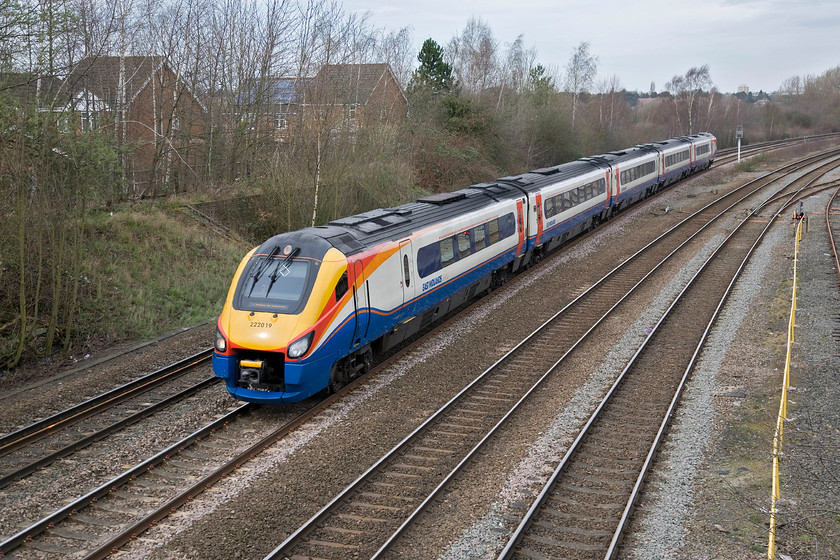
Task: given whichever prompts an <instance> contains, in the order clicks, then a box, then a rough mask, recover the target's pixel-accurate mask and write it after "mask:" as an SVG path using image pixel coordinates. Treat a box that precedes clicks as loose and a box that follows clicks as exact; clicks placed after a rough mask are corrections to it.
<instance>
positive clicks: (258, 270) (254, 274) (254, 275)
mask: <svg viewBox="0 0 840 560" xmlns="http://www.w3.org/2000/svg"><path fill="white" fill-rule="evenodd" d="M279 251H280V245H275V246H274V248H273V249H271V251H270V252H269V253H268V254H267V255H266V256H265V258H264V259H263V260H262V262H260V264H259V265H257V266H256V267H255V268H254V270H252V271H251V274H250V276H251V279H252V280H253V282H251V289H250V290H249V292H248V296H250V295H251V292H253V291H254V287H255V286H256V285H257V281H258V280H259V279H260V276H262V274H263V272H265V269H266V268H268V265H269V264H270V263H271V259H272V258H273V257H274V255H276V254H277V253H278V252H279Z"/></svg>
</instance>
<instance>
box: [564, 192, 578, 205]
mask: <svg viewBox="0 0 840 560" xmlns="http://www.w3.org/2000/svg"><path fill="white" fill-rule="evenodd" d="M567 194H568V195H569V197H570V201H571V204H570V205H569V207H570V208H571V207H572V206H577V203H578V202H579V201H580V197H579V196H578V190H577V189H575V190H573V191H569V192H568V193H567Z"/></svg>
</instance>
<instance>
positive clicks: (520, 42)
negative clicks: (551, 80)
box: [496, 35, 537, 108]
mask: <svg viewBox="0 0 840 560" xmlns="http://www.w3.org/2000/svg"><path fill="white" fill-rule="evenodd" d="M536 59H537V52H536V50H535V49H533V48H531V49H526V48H525V46H524V35H519V36H518V37H517V38H516V40H515V41H514V42H513V43H511V44H510V45H508V49H507V53H506V56H505V59H504V64H503V65H502V67H501V68H500V69H499V97H498V101H497V102H496V107H497V108H498V107H499V106H501V104H502V98H503V95H504V94H505V93H507V92H511V93H514V94H518V93H521V92H522V90H523V88H525V87H526V86H527V85H528V77H529V72H530V70H531V68H532V67H533V66H534V64H535V61H536Z"/></svg>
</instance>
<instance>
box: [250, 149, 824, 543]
mask: <svg viewBox="0 0 840 560" xmlns="http://www.w3.org/2000/svg"><path fill="white" fill-rule="evenodd" d="M836 155H837V152H834V156H836ZM800 165H806V164H805V163H804V162H803V163H801V164H800ZM786 167H788V168H789V167H795V166H786ZM771 182H772V181H768V182H767V183H764V184H761V185H759V186H755V183H756V181H754V182H752V183H751V184H752V185H753V187H754V188H753V190H752V191H751V192H750V193H749V194H747V195H744V194H743V192H742V193H741V194H742V197H741V199H740V200H739V201H738V202H737V203H734V204H733V203H732V202H731V199H732V197H736V196H737V195H733V194H729V195H726V196H724V197H722V200H719V201H717V202H715V203H713V204H711V205H709V206H707V207H706V208H704V209H702V210H701V211H699V212H697V213H696V214H693V215H692V216H690V217H689V218H687V219H686V220H684V221H683V222H681V223H680V224H679V225H677V226H676V227H675V228H673V229H672V230H671V231H669V232H668V233H667V234H663V235H662V236H661V237H660V238H658V239H657V240H655V241H654V242H652V243H651V244H650V245H648V246H647V247H645V248H644V249H643V250H642V251H640V252H639V253H637V254H636V255H634V257H631V259H628V261H625V263H623V264H622V265H621V266H619V267H617V268H616V269H614V270H613V271H612V272H611V273H610V274H609V275H608V276H606V277H604V278H603V279H602V280H601V281H599V282H597V283H596V284H595V285H594V286H592V287H591V288H590V289H589V290H587V291H586V292H585V293H584V294H582V295H581V296H579V297H578V298H577V299H576V300H574V301H573V302H572V303H570V304H569V306H567V307H566V308H564V309H563V310H561V311H560V312H559V313H558V314H557V315H555V316H554V317H553V318H552V319H551V320H549V321H548V322H547V323H545V324H544V325H543V326H542V327H540V329H539V330H538V331H537V332H535V333H533V334H532V335H530V336H529V337H528V338H527V339H526V340H524V341H523V342H522V343H520V344H519V345H518V346H517V347H516V348H514V349H513V350H512V351H511V352H509V353H508V354H507V355H506V356H505V357H503V358H502V359H500V360H499V361H498V362H497V363H496V364H495V365H494V366H492V367H491V368H490V369H489V370H487V371H486V372H484V373H483V374H482V375H481V376H480V377H479V378H477V379H476V380H475V381H474V382H473V383H472V384H470V385H469V386H468V387H467V388H465V389H464V390H463V391H462V392H461V393H460V394H458V395H457V396H456V397H454V398H453V399H452V400H451V401H450V402H449V403H447V404H446V405H444V406H443V407H442V408H441V409H440V410H438V411H437V412H436V413H435V414H434V415H433V416H432V417H431V418H429V419H428V420H427V421H426V422H425V423H424V424H423V425H421V426H420V427H419V428H418V429H417V430H415V431H414V432H413V433H412V434H410V435H409V436H408V437H406V438H405V440H403V441H402V442H401V443H400V444H399V445H397V446H396V447H395V448H393V449H392V450H391V451H390V452H389V453H388V454H387V455H385V456H384V457H382V458H381V459H380V460H379V461H378V462H377V463H376V464H374V465H373V466H372V467H371V468H370V469H369V470H368V471H367V472H365V473H364V474H363V475H362V476H360V477H359V478H358V479H357V480H356V481H354V482H353V483H352V484H351V485H350V486H348V487H347V488H345V489H344V490H343V491H342V492H341V493H340V494H339V495H337V496H336V497H335V498H334V499H333V500H332V501H331V502H330V503H329V504H327V505H326V506H325V507H324V508H323V509H322V510H321V511H319V512H318V513H317V514H316V515H314V516H313V517H312V518H311V519H310V520H309V521H308V522H306V523H305V524H304V525H303V526H301V527H300V528H299V529H298V530H297V531H295V532H294V533H293V534H292V535H290V536H289V537H288V538H287V539H286V540H285V541H284V542H283V543H282V544H280V546H278V547H277V548H276V549H275V550H274V551H273V552H272V553H271V554H270V555H268V556H267V557H266V558H267V559H268V558H288V557H295V558H345V557H348V556H351V555H352V556H358V557H372V558H378V557H380V556H381V555H384V554H385V553H386V551H387V550H388V549H389V548H390V547H391V545H392V543H394V542H395V541H396V540H397V539H398V538H399V536H400V535H401V534H402V533H403V532H404V531H405V530H406V529H407V528H408V527H409V526H410V525H411V524H412V523H413V522H414V521H415V520H416V519H417V518H418V517H419V516H420V515H421V514H422V511H423V510H424V508H425V507H426V506H427V505H428V504H429V503H431V502H432V501H433V500H435V498H436V497H437V496H438V495H439V494H440V492H442V490H443V488H445V487H446V486H447V485H448V484H449V483H450V482H451V480H452V479H453V478H454V476H456V475H457V473H458V472H459V471H460V469H461V468H462V467H463V466H464V465H465V464H467V463H468V462H469V461H470V460H471V459H472V458H473V457H474V456H475V454H476V453H478V452H479V450H480V449H481V448H482V447H483V445H484V444H485V443H486V442H487V441H488V440H489V439H490V438H491V437H493V435H494V433H495V432H496V431H497V430H498V428H499V427H500V426H501V425H503V424H504V423H505V422H506V420H507V419H508V418H510V417H511V415H512V414H513V413H514V412H515V411H516V409H517V408H518V407H519V405H520V404H521V403H523V402H525V400H526V399H527V398H528V396H530V395H531V394H532V393H533V392H534V391H535V390H536V389H537V388H538V386H539V385H540V383H542V381H543V380H544V379H546V378H547V376H549V375H551V374H552V372H553V371H555V370H556V368H557V366H558V365H559V363H560V362H561V361H562V360H563V359H564V358H565V356H566V355H567V354H569V352H571V351H572V350H574V348H575V347H576V346H577V345H578V344H579V343H580V342H581V341H582V340H583V339H584V338H585V337H587V336H588V335H590V334H591V333H593V332H594V331H595V330H596V328H597V326H598V324H599V323H600V322H601V321H602V320H604V318H606V317H607V316H608V315H609V314H610V313H611V312H612V311H613V310H614V309H615V308H616V307H617V306H618V305H620V304H621V303H622V302H623V301H624V300H625V299H626V298H628V297H630V296H631V295H632V293H633V292H634V291H635V289H636V288H637V287H638V286H639V285H640V284H641V283H642V282H643V281H645V280H646V279H647V278H649V277H650V275H651V274H653V273H654V272H655V271H656V270H657V269H658V268H659V267H660V266H662V265H663V264H664V263H666V262H667V261H669V259H670V258H671V257H672V256H673V255H674V254H676V252H677V251H678V250H679V248H680V247H682V246H684V245H685V244H686V243H687V242H688V241H690V240H691V239H692V238H694V237H695V236H696V235H697V234H698V233H699V232H701V231H703V230H704V229H705V228H706V226H708V225H709V224H710V223H712V222H713V221H716V220H718V219H720V218H721V216H723V215H724V214H726V215H728V216H731V215H732V214H731V213H732V212H735V213H736V214H737V213H739V212H742V211H743V208H744V207H745V206H749V205H751V206H752V207H756V206H757V204H756V203H755V199H754V197H755V196H758V193H759V192H760V191H763V190H766V187H767V186H768V185H769V184H770V183H771ZM745 188H746V187H744V188H742V189H739V190H744V189H745ZM782 188H784V187H782ZM715 206H717V208H716V209H715V208H714V207H715ZM727 210H728V212H727ZM710 215H711V216H714V217H712V218H708V217H707V216H710ZM698 222H700V225H698ZM558 557H562V556H558Z"/></svg>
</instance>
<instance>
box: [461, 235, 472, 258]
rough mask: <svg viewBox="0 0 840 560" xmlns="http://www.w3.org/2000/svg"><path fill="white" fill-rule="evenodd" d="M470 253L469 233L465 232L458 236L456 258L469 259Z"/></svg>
mask: <svg viewBox="0 0 840 560" xmlns="http://www.w3.org/2000/svg"><path fill="white" fill-rule="evenodd" d="M470 253H472V249H471V248H470V232H468V231H465V232H462V233H459V234H458V258H459V259H463V258H464V257H469V256H470Z"/></svg>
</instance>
